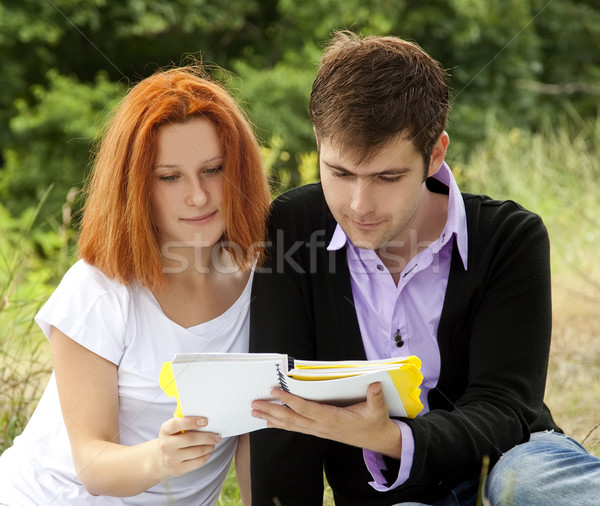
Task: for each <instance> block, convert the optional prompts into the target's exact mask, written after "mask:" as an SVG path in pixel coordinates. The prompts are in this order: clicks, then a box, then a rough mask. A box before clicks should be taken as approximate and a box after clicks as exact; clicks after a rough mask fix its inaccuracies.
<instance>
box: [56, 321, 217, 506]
mask: <svg viewBox="0 0 600 506" xmlns="http://www.w3.org/2000/svg"><path fill="white" fill-rule="evenodd" d="M50 343H51V349H52V360H53V364H54V371H55V375H56V382H57V386H58V393H59V398H60V404H61V409H62V413H63V418H64V420H65V425H66V428H67V432H68V434H69V440H70V442H71V452H72V454H73V461H74V463H75V469H76V472H77V475H78V477H79V479H80V481H81V483H82V484H83V486H84V487H85V488H86V490H87V491H88V492H89V493H90V494H92V495H109V496H118V497H126V496H132V495H136V494H139V493H141V492H143V491H145V490H147V489H149V488H150V487H152V486H154V485H156V484H157V483H159V482H160V481H161V480H162V479H163V478H165V477H167V476H180V475H182V474H185V473H187V472H189V471H192V470H193V469H196V468H198V467H201V466H202V465H204V464H205V463H206V462H207V461H208V459H209V457H210V455H211V453H212V451H213V450H214V448H215V444H216V443H217V442H218V441H219V440H220V438H219V436H217V435H216V434H213V433H210V432H199V431H197V430H196V431H193V430H192V429H199V428H201V427H202V426H204V425H206V419H204V418H196V417H185V418H172V419H170V420H167V421H166V422H165V423H164V424H163V425H162V427H161V429H160V433H159V434H158V437H157V438H156V439H153V440H151V441H147V442H145V443H142V444H139V445H135V446H124V445H121V444H120V438H119V401H118V383H117V366H116V365H115V364H113V363H112V362H110V361H108V360H106V359H104V358H102V357H100V356H99V355H96V354H95V353H93V352H91V351H90V350H88V349H87V348H85V347H83V346H81V345H80V344H78V343H76V342H75V341H73V340H72V339H70V338H69V337H68V336H66V335H65V334H63V333H62V332H61V331H59V330H58V329H56V328H54V327H53V328H52V331H51V335H50Z"/></svg>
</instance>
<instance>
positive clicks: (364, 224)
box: [350, 220, 381, 230]
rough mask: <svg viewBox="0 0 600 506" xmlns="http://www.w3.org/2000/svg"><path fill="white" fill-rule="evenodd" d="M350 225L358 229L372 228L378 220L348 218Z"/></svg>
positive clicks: (376, 224)
mask: <svg viewBox="0 0 600 506" xmlns="http://www.w3.org/2000/svg"><path fill="white" fill-rule="evenodd" d="M350 221H351V222H352V225H353V226H354V227H356V228H358V229H359V230H373V229H375V228H377V227H378V226H379V225H380V223H381V222H380V221H356V220H350Z"/></svg>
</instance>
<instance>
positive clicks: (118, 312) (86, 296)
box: [35, 260, 129, 365]
mask: <svg viewBox="0 0 600 506" xmlns="http://www.w3.org/2000/svg"><path fill="white" fill-rule="evenodd" d="M128 302H129V292H128V290H127V288H126V287H125V286H123V285H121V284H120V283H118V282H116V281H112V280H110V279H108V278H107V277H106V276H105V275H104V274H102V272H100V271H99V270H98V269H96V268H95V267H92V266H91V265H88V264H86V263H85V262H83V261H82V260H80V261H78V262H77V263H76V264H75V265H73V267H71V269H69V271H68V272H67V273H66V274H65V276H64V277H63V279H62V281H61V282H60V284H59V285H58V287H57V288H56V290H55V291H54V293H53V294H52V295H51V296H50V298H49V299H48V301H47V302H46V304H44V306H43V307H42V308H41V309H40V311H39V312H38V314H37V315H36V316H35V321H36V323H37V324H38V325H39V326H40V328H41V329H42V332H43V333H44V334H45V335H46V337H47V338H48V339H50V330H51V327H56V328H57V329H58V330H60V331H61V332H63V333H64V334H65V335H67V336H68V337H70V338H71V339H73V340H74V341H75V342H77V343H79V344H81V345H82V346H84V347H85V348H87V349H88V350H90V351H92V352H93V353H96V354H97V355H99V356H101V357H103V358H105V359H107V360H109V361H110V362H112V363H114V364H116V365H119V363H120V361H121V357H122V355H123V351H124V349H125V347H126V344H127V343H126V340H127V339H126V332H125V330H126V325H125V319H124V315H125V314H126V306H127V304H128Z"/></svg>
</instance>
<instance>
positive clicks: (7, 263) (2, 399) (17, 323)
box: [0, 197, 71, 453]
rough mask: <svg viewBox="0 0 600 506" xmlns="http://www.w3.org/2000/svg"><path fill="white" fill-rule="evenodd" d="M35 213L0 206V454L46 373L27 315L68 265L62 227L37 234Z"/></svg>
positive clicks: (40, 340)
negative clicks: (1, 386)
mask: <svg viewBox="0 0 600 506" xmlns="http://www.w3.org/2000/svg"><path fill="white" fill-rule="evenodd" d="M43 201H44V197H42V202H43ZM40 208H41V206H39V207H38V208H37V209H33V208H28V209H26V210H25V211H24V212H23V213H22V214H21V215H20V216H17V217H13V216H12V215H11V214H10V213H9V212H8V211H7V210H6V208H4V207H3V206H1V205H0V230H1V231H2V233H0V381H1V382H2V385H3V388H2V390H1V391H0V453H1V452H2V451H3V450H4V449H5V448H6V447H8V446H10V444H11V443H12V440H13V439H14V437H15V436H17V435H18V434H19V433H20V432H21V431H22V430H23V427H24V426H25V424H26V423H27V420H28V418H29V416H30V415H31V413H32V411H33V408H34V407H35V405H36V403H37V401H38V399H39V395H40V392H41V390H42V388H43V387H44V386H45V381H46V380H47V378H48V375H49V373H50V359H49V355H48V348H47V346H45V344H46V343H45V339H44V337H43V335H42V334H41V332H40V331H39V329H37V327H36V325H35V322H34V321H33V315H35V314H36V313H37V311H38V309H39V308H40V307H41V305H42V303H43V302H44V301H45V300H46V299H47V297H48V296H49V295H50V293H51V292H52V290H53V288H54V286H55V284H56V283H57V281H58V280H59V279H60V277H61V276H62V275H63V274H64V271H65V270H66V267H67V263H69V259H68V258H67V256H68V255H69V253H68V251H69V248H70V242H71V234H70V232H69V231H68V227H67V226H63V227H62V228H61V229H59V230H58V231H48V230H47V229H44V230H42V229H41V228H40V227H39V223H38V222H37V218H38V216H39V210H40ZM65 214H66V215H68V213H67V212H66V213H65Z"/></svg>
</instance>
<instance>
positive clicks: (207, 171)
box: [203, 167, 223, 176]
mask: <svg viewBox="0 0 600 506" xmlns="http://www.w3.org/2000/svg"><path fill="white" fill-rule="evenodd" d="M222 170H223V167H211V168H210V169H204V171H203V172H204V174H205V175H207V176H212V175H213V174H218V173H219V172H221V171H222Z"/></svg>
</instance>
